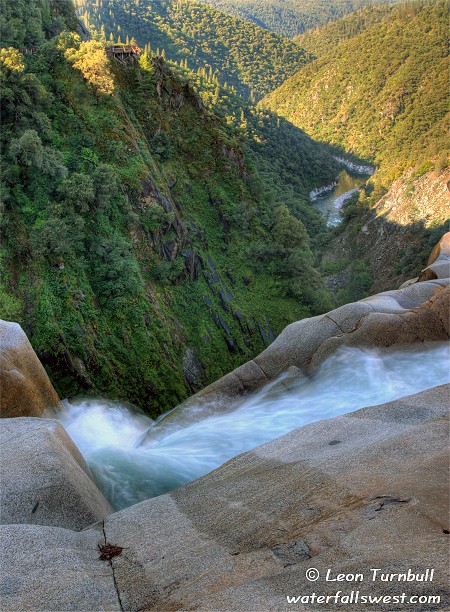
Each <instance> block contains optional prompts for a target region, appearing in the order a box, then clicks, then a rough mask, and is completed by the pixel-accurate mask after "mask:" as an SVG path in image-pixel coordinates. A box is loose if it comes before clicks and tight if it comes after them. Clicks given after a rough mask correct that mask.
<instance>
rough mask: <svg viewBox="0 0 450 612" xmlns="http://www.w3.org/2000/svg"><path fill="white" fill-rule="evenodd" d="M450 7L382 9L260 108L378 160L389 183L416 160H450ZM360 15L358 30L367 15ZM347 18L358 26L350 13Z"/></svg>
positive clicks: (411, 5)
mask: <svg viewBox="0 0 450 612" xmlns="http://www.w3.org/2000/svg"><path fill="white" fill-rule="evenodd" d="M448 9H449V4H448V2H446V1H443V0H437V1H435V2H412V3H406V4H402V5H401V6H398V7H396V8H395V9H393V10H392V11H389V10H388V11H387V12H384V11H383V10H381V11H380V12H379V17H380V19H379V20H377V21H376V22H375V23H373V24H372V25H369V26H368V27H367V28H365V29H363V31H362V32H360V33H357V34H356V35H355V36H352V37H351V38H348V39H347V36H346V35H345V36H344V40H342V42H339V43H338V44H336V45H334V46H333V47H332V48H330V49H328V50H326V49H325V48H324V49H323V53H322V52H320V53H321V54H320V57H319V58H318V59H317V60H316V61H314V62H312V63H311V64H309V65H308V66H306V67H305V68H303V69H301V70H300V71H299V72H298V73H297V74H296V75H295V76H294V77H292V78H291V79H289V80H288V81H287V82H285V83H284V84H283V85H282V86H281V87H280V88H279V89H278V90H277V91H275V92H273V93H272V94H270V95H269V96H268V97H266V98H265V99H264V100H263V101H262V102H261V107H263V108H268V109H270V110H272V111H274V112H277V113H279V114H280V115H282V116H283V117H285V118H286V119H288V120H289V121H291V122H292V123H293V124H294V125H296V126H297V127H300V128H302V129H304V130H305V131H306V132H307V133H308V134H310V135H311V136H312V137H313V138H316V139H319V140H322V141H325V142H329V143H333V144H336V145H340V146H342V147H343V149H344V150H346V151H350V152H354V153H356V154H358V155H360V156H362V157H365V158H366V159H368V160H371V161H373V162H375V164H376V165H377V166H379V171H378V172H377V175H376V176H377V180H378V182H380V183H382V184H383V185H385V186H388V185H390V184H391V183H392V181H393V180H394V179H396V178H398V177H399V176H400V175H401V174H402V172H403V171H404V170H406V169H407V168H409V167H412V166H420V165H424V169H426V168H428V169H429V168H431V167H432V165H433V164H434V163H437V164H442V163H444V155H445V151H446V149H447V136H446V134H447V128H448V114H447V110H448V108H447V92H448V72H447V67H448V46H447V35H448ZM354 20H355V23H356V25H355V27H356V30H358V29H359V24H360V22H361V19H360V16H356V17H355V18H354ZM343 23H344V24H345V27H346V28H349V29H351V24H352V19H351V18H348V19H346V20H344V22H343ZM336 28H337V26H336V27H334V26H333V27H331V26H328V28H327V29H326V34H327V33H328V32H329V30H330V29H332V30H336ZM324 38H325V37H324ZM317 39H320V36H319V35H317ZM322 47H323V45H322Z"/></svg>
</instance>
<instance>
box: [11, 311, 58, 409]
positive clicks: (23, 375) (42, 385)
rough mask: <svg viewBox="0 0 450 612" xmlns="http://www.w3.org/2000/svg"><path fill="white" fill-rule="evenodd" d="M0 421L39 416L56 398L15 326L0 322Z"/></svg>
mask: <svg viewBox="0 0 450 612" xmlns="http://www.w3.org/2000/svg"><path fill="white" fill-rule="evenodd" d="M0 377H1V378H0V381H1V393H0V417H20V416H40V415H41V414H42V412H43V411H44V410H45V409H46V408H52V407H55V406H59V404H60V401H59V397H58V395H57V393H56V391H55V390H54V388H53V386H52V384H51V382H50V380H49V378H48V376H47V373H46V371H45V370H44V368H43V366H42V364H41V362H40V361H39V359H38V358H37V356H36V353H35V352H34V350H33V348H32V346H31V344H30V342H29V341H28V338H27V337H26V335H25V333H24V331H23V330H22V328H21V327H20V325H18V324H17V323H9V322H7V321H0Z"/></svg>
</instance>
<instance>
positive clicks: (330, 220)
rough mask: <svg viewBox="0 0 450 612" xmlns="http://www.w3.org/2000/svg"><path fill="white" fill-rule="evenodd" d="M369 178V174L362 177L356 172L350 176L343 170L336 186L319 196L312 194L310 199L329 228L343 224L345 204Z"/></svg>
mask: <svg viewBox="0 0 450 612" xmlns="http://www.w3.org/2000/svg"><path fill="white" fill-rule="evenodd" d="M368 178H369V175H368V174H363V175H362V174H356V173H354V172H352V173H351V174H349V173H348V172H347V170H342V171H341V172H340V174H339V178H338V179H337V181H336V184H334V185H333V186H331V185H330V187H329V189H327V190H326V191H325V190H324V191H323V192H322V193H319V194H317V195H315V194H314V192H311V194H310V197H311V200H312V202H313V205H314V208H316V209H317V210H319V211H320V212H321V213H322V215H323V216H324V217H325V219H326V221H327V225H328V226H329V227H333V226H335V225H338V224H339V223H340V222H341V219H342V217H341V209H342V206H343V204H344V203H345V201H346V200H348V199H349V198H350V197H351V196H352V195H353V194H354V193H356V192H357V191H358V190H359V189H360V188H361V187H362V186H363V185H364V184H365V182H366V181H367V179H368ZM316 191H320V190H316Z"/></svg>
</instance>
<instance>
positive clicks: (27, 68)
mask: <svg viewBox="0 0 450 612" xmlns="http://www.w3.org/2000/svg"><path fill="white" fill-rule="evenodd" d="M1 9H2V19H3V23H2V25H3V27H2V37H3V38H2V42H1V51H0V66H1V71H2V91H1V94H2V102H3V103H2V115H1V119H2V133H1V153H2V160H3V172H2V202H3V210H2V236H1V262H2V278H1V283H0V317H2V318H5V319H7V320H15V321H17V322H19V323H20V324H21V325H23V327H24V329H25V330H26V331H27V334H28V335H29V337H30V339H31V341H32V344H33V346H34V348H35V349H36V351H37V353H38V355H39V357H40V358H41V360H42V361H43V363H44V364H45V366H46V367H47V369H48V371H49V373H50V376H51V379H52V381H53V383H54V384H55V385H56V387H57V390H58V391H59V393H60V394H61V395H62V396H73V395H74V394H76V393H78V392H80V391H84V392H85V391H91V392H95V393H107V394H108V396H110V397H114V396H117V397H124V398H127V399H129V400H130V401H132V402H134V403H136V404H139V405H141V406H143V407H145V408H146V409H147V410H149V411H150V412H151V413H152V414H157V413H160V412H161V411H163V410H165V409H167V408H169V407H170V406H172V405H174V404H175V403H177V402H178V401H179V400H181V399H183V398H184V397H186V395H187V394H189V393H190V392H192V390H193V389H197V388H199V387H200V386H203V385H204V384H206V383H207V382H209V381H211V380H214V379H215V378H217V377H218V376H220V375H221V374H224V373H226V372H228V371H229V370H231V369H232V368H233V367H235V366H236V365H238V364H239V363H242V362H243V361H245V360H247V359H248V358H249V357H250V356H253V355H254V354H256V353H258V352H259V351H260V350H261V349H262V348H263V347H264V346H265V345H267V344H268V343H269V342H270V341H271V340H272V339H273V337H274V335H275V334H277V333H278V332H279V331H280V330H281V329H282V328H283V327H284V326H285V325H286V324H287V323H289V322H290V321H293V320H297V319H299V318H302V317H303V316H305V315H308V314H310V313H315V312H320V311H323V310H325V309H327V308H329V307H330V305H331V302H330V297H329V294H328V292H327V291H326V290H325V289H324V286H323V283H322V280H321V277H320V276H319V274H318V273H317V272H316V271H315V270H314V268H313V255H312V252H311V249H310V246H309V237H308V233H307V229H306V228H305V226H304V224H303V223H302V222H301V221H299V220H297V219H295V218H294V217H293V216H292V215H291V214H290V212H289V210H288V208H287V207H286V206H284V205H282V203H281V201H280V199H279V198H275V197H274V193H273V186H268V187H267V186H266V185H265V184H264V183H263V181H262V180H261V177H259V176H258V174H257V172H256V170H255V169H254V168H252V164H251V163H249V162H248V161H247V160H246V158H245V156H244V154H243V151H242V149H241V145H240V143H239V138H238V137H240V136H239V132H237V131H236V129H235V127H234V126H233V125H231V124H229V123H227V121H225V119H222V118H220V117H219V116H218V115H214V114H212V113H211V112H210V111H209V110H208V109H206V108H205V106H204V104H203V102H202V100H201V99H200V97H199V95H198V94H197V93H196V91H195V90H194V89H192V88H191V87H190V86H189V85H188V84H187V83H184V82H182V81H180V79H179V78H178V77H176V76H175V75H174V74H173V73H172V72H171V71H170V70H169V68H168V66H167V65H166V63H165V62H164V60H163V59H162V58H157V57H152V56H151V55H149V54H148V53H144V54H143V55H142V56H141V57H140V59H139V61H137V59H136V57H130V59H129V60H128V61H125V62H117V61H116V60H114V59H108V57H107V55H106V52H105V42H104V41H102V40H95V39H93V40H85V41H83V40H81V38H80V36H79V35H78V34H77V33H76V32H75V30H76V29H77V27H78V26H77V24H76V21H75V19H74V14H73V13H72V12H71V11H70V9H69V7H68V5H67V3H66V2H60V1H59V0H39V1H38V2H27V1H25V0H18V1H17V2H14V3H11V2H6V1H5V0H1ZM231 123H233V122H231ZM305 142H307V143H309V145H308V146H309V151H310V152H309V153H306V156H308V155H310V154H313V155H314V154H316V149H315V148H314V143H312V142H311V141H309V140H308V139H306V140H305ZM317 151H319V152H318V153H317V155H318V160H319V159H320V158H321V156H323V155H325V154H324V150H323V148H322V149H320V148H319V149H318V150H317ZM330 168H332V164H330ZM325 179H326V177H325V176H324V177H323V180H325ZM315 219H316V218H315ZM314 223H316V221H314ZM312 229H313V230H314V231H317V227H316V228H315V229H314V228H312Z"/></svg>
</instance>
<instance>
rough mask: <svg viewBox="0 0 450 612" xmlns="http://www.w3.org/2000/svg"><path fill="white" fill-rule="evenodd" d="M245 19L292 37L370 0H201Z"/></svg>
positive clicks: (332, 19) (336, 17) (333, 19)
mask: <svg viewBox="0 0 450 612" xmlns="http://www.w3.org/2000/svg"><path fill="white" fill-rule="evenodd" d="M203 1H204V2H206V3H207V4H211V5H212V6H214V7H215V8H217V9H219V10H221V11H225V12H226V13H230V14H231V15H236V16H237V17H240V18H241V19H245V20H246V21H253V22H254V23H257V24H258V25H260V26H262V27H264V28H268V29H269V30H273V31H274V32H278V33H279V34H283V35H284V36H288V37H293V36H296V35H298V34H300V33H301V32H304V31H305V30H309V29H310V28H315V27H317V26H320V25H323V24H325V23H328V22H329V21H335V20H336V19H339V18H340V17H342V16H343V15H346V14H347V13H351V12H352V11H355V10H358V9H359V8H361V7H362V6H364V4H368V3H369V2H371V1H372V0H327V1H326V2H318V1H317V0H290V1H289V2H286V0H233V1H231V0H203Z"/></svg>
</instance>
